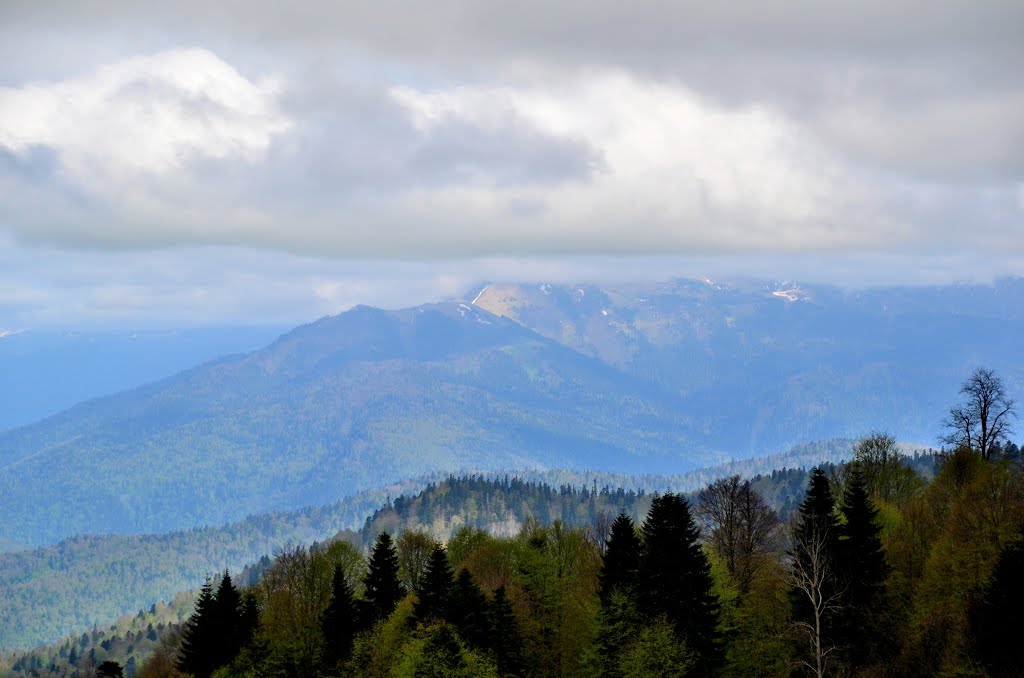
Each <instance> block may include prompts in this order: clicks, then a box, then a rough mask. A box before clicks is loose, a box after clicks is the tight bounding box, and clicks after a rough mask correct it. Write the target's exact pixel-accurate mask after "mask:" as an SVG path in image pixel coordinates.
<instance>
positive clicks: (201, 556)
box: [0, 439, 853, 661]
mask: <svg viewBox="0 0 1024 678" xmlns="http://www.w3.org/2000/svg"><path fill="white" fill-rule="evenodd" d="M852 447H853V441H848V440H842V439H836V440H829V441H820V442H817V443H813V444H807V445H800V446H796V447H794V448H792V449H789V450H786V451H784V452H780V453H777V454H773V455H770V456H768V457H761V458H757V459H748V460H742V461H733V462H730V463H728V464H725V465H722V466H716V467H711V468H706V469H701V470H698V471H691V472H689V473H684V474H679V475H675V476H658V475H654V474H644V475H637V476H630V475H625V474H618V473H594V472H590V473H583V472H578V471H567V470H552V469H549V470H544V471H524V470H521V469H520V470H511V469H510V470H509V471H507V472H494V473H490V474H487V475H486V476H485V477H488V478H503V477H505V476H506V475H508V476H510V477H515V478H518V479H519V480H522V481H537V482H540V483H542V484H544V485H548V486H553V487H561V486H573V487H576V488H583V487H590V488H592V487H593V485H594V483H597V484H598V486H600V487H604V486H608V487H622V488H625V489H627V490H630V489H632V490H640V489H644V488H646V489H647V491H648V492H650V491H653V490H660V491H676V492H692V491H695V490H697V489H699V488H700V487H702V486H704V485H705V484H707V483H708V482H710V480H712V479H714V478H717V477H720V476H723V475H732V474H735V473H739V474H741V475H743V476H744V477H752V476H753V477H755V479H754V482H755V484H756V485H757V486H758V488H759V489H760V490H761V491H762V492H763V493H764V494H765V497H766V498H767V499H768V500H769V501H770V503H772V505H773V506H775V507H776V509H777V510H779V511H781V512H785V511H786V510H788V507H791V506H793V505H794V504H795V503H799V497H800V495H802V492H803V490H802V488H801V484H802V482H803V476H802V473H795V474H794V475H793V477H792V478H789V479H788V480H787V481H786V482H782V480H781V479H780V478H779V472H778V471H777V472H776V474H775V478H774V479H773V477H772V476H771V471H772V470H773V469H783V468H788V469H795V468H809V467H811V466H813V465H814V464H817V463H821V462H825V461H840V460H842V459H845V458H848V457H849V455H850V453H851V450H852ZM760 473H765V474H766V475H765V476H763V477H761V476H756V474H760ZM787 473H788V472H787ZM445 477H446V476H445V475H441V474H437V475H434V476H424V477H420V478H415V479H410V480H408V481H406V482H403V483H396V484H393V485H390V486H388V487H384V488H378V489H375V490H371V491H367V492H361V493H359V494H357V495H355V496H353V497H348V498H346V499H343V500H340V501H337V502H334V503H331V504H327V505H323V506H315V507H310V508H306V509H303V510H301V511H292V512H277V513H264V514H259V515H255V516H250V517H248V518H246V519H245V520H243V521H240V522H237V523H232V524H229V525H225V526H222V527H216V528H202V529H193V530H179V531H175V532H169V533H163V534H146V535H81V536H77V537H71V538H68V539H65V540H62V541H61V542H59V543H58V544H55V545H53V546H47V547H43V548H38V549H33V550H31V551H21V552H15V553H0V599H2V600H3V601H4V604H3V605H2V606H0V655H2V654H3V649H4V648H7V649H10V650H14V649H29V648H33V647H37V646H40V645H48V644H50V643H53V642H55V641H57V640H58V639H62V638H64V637H65V636H68V635H69V634H71V635H75V636H76V637H79V636H81V634H82V633H83V632H86V631H89V632H91V631H92V630H93V628H94V627H97V626H99V627H100V628H103V627H105V626H106V625H107V623H108V622H109V620H113V619H117V618H118V617H120V616H122V615H124V614H129V613H130V614H134V613H135V612H137V611H138V610H140V609H143V608H147V607H149V606H150V605H152V604H153V603H154V602H155V601H159V600H164V601H170V600H171V599H172V598H173V597H174V595H175V594H176V593H178V592H179V591H183V590H186V589H190V588H193V587H196V586H197V585H198V584H199V583H201V582H202V578H203V576H204V574H205V573H209V572H212V571H223V570H224V569H231V570H240V569H241V568H243V567H244V566H245V565H246V564H249V563H254V562H255V561H257V560H259V559H260V558H261V557H262V556H263V555H269V554H272V553H274V552H275V551H277V550H279V549H282V548H284V547H285V546H287V545H289V544H309V543H311V542H313V541H315V540H324V539H326V538H328V537H330V536H331V535H333V534H335V533H337V532H338V531H339V530H343V529H349V528H351V529H355V528H358V527H359V526H360V525H362V524H363V523H364V522H365V520H366V517H367V516H368V515H370V514H372V513H373V512H374V511H375V510H376V509H380V511H378V512H377V513H378V517H377V518H375V521H376V522H378V523H380V524H379V525H378V526H377V529H378V531H379V530H382V529H389V530H392V531H393V532H395V533H397V532H398V531H401V530H402V529H404V528H405V526H406V523H408V524H410V525H411V524H413V523H416V521H418V520H419V517H418V515H419V514H420V513H422V512H423V511H425V510H426V511H429V512H430V513H431V521H430V522H431V524H432V526H433V535H434V537H435V538H437V539H439V540H442V541H447V540H448V539H449V538H450V537H451V535H452V533H453V532H454V529H455V527H457V526H458V525H461V524H465V523H466V521H470V523H469V524H472V525H474V526H476V527H479V528H480V529H484V530H491V529H497V525H498V524H500V523H509V522H510V521H511V522H522V521H523V520H526V519H527V518H530V517H537V518H542V519H543V520H544V521H545V522H550V520H551V519H552V518H551V516H555V517H558V518H560V519H561V520H562V521H563V522H564V523H566V524H568V525H577V524H580V525H586V524H590V522H591V518H590V516H589V514H588V512H589V509H588V512H580V511H577V510H576V509H575V508H567V507H564V506H562V503H563V501H564V499H563V498H559V499H558V501H557V503H558V504H559V506H554V505H553V503H552V502H553V501H554V500H553V499H551V498H548V499H545V500H544V505H543V506H542V497H540V496H533V495H532V493H533V492H534V490H533V489H531V487H532V486H530V485H529V484H522V483H519V484H517V489H516V490H512V489H511V487H509V486H504V485H502V486H491V485H475V486H474V487H473V488H466V489H461V490H460V489H456V488H452V483H451V482H448V483H442V487H441V488H440V489H439V488H438V482H439V481H443V480H444V479H445ZM431 484H433V485H432V486H431ZM424 488H427V491H426V493H421V491H422V490H423V489H424ZM449 490H450V491H449ZM442 492H443V493H445V495H446V499H445V500H443V501H441V500H440V499H439V498H435V495H439V494H441V493H442ZM467 492H485V493H486V495H487V496H486V497H481V496H478V497H476V498H475V499H474V502H465V503H464V504H463V503H460V501H456V500H455V499H456V498H463V499H464V498H466V497H465V495H466V493H467ZM391 497H394V498H395V502H394V505H395V506H397V507H400V508H401V507H403V506H405V505H406V504H408V503H409V502H412V503H413V504H415V505H416V506H417V508H416V514H417V515H412V516H410V515H408V511H403V513H402V514H400V515H397V516H396V517H395V518H394V519H392V518H388V517H387V516H388V510H387V507H389V506H392V504H391V502H390V499H389V498H391ZM480 500H483V501H484V502H489V505H490V506H491V511H490V512H489V513H484V514H481V513H480V512H479V511H475V510H474V508H473V506H474V503H475V502H478V501H480ZM606 501H607V500H606V499H605V498H603V497H601V496H599V497H598V502H597V505H598V507H599V508H600V509H602V510H606V511H615V510H617V508H618V507H617V506H616V507H609V506H606V505H605V504H606ZM424 502H426V503H428V504H430V507H429V508H428V509H422V508H419V505H420V504H422V503H424ZM382 504H384V505H385V506H384V508H382ZM549 504H551V505H549ZM392 508H393V507H392ZM417 524H418V523H417ZM445 526H447V527H445ZM364 532H365V534H363V535H361V536H360V537H359V539H360V541H361V542H362V543H363V544H364V545H367V546H368V545H369V544H371V543H372V542H373V539H374V537H375V535H376V532H374V531H372V529H371V530H370V531H366V530H364ZM57 644H58V645H60V644H61V643H57ZM124 659H125V660H127V657H125V658H124ZM0 661H2V659H0Z"/></svg>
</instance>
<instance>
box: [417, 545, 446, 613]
mask: <svg viewBox="0 0 1024 678" xmlns="http://www.w3.org/2000/svg"><path fill="white" fill-rule="evenodd" d="M454 587H455V577H454V575H452V566H451V564H449V562H448V554H446V553H445V551H444V548H443V547H442V546H441V545H440V544H434V549H433V550H432V551H431V552H430V560H428V561H427V567H426V569H425V570H424V571H423V581H422V583H421V584H420V590H419V597H418V600H417V601H416V605H415V606H414V608H413V611H414V613H415V615H416V620H417V621H419V622H421V623H427V622H429V621H431V620H442V619H444V620H446V619H448V607H449V603H450V602H451V595H452V589H453V588H454Z"/></svg>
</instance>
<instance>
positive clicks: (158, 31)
mask: <svg viewBox="0 0 1024 678" xmlns="http://www.w3.org/2000/svg"><path fill="white" fill-rule="evenodd" d="M157 4H161V5H167V6H166V7H156V6H155V5H157ZM1022 74H1024V4H1022V3H1021V2H1019V0H1006V1H1004V0H985V1H984V2H977V1H957V2H952V1H950V0H930V1H929V2H895V1H894V0H886V1H884V2H883V1H881V0H860V1H858V2H850V3H823V2H820V1H819V0H776V1H768V2H761V3H735V2H728V1H723V2H715V3H706V2H705V3H696V2H687V1H685V0H666V1H661V0H633V1H632V2H629V3H624V2H607V1H606V0H591V1H589V2H586V3H582V2H557V1H556V2H552V1H551V0H546V1H545V2H538V1H537V0H517V1H516V2H501V3H496V2H490V1H486V0H473V1H470V0H434V1H433V2H429V3H416V2H393V1H391V0H378V1H377V2H373V3H368V2H353V1H337V0H334V1H328V0H323V1H319V0H298V1H295V2H290V3H280V2H269V1H265V0H249V1H247V2H237V1H226V2H211V0H203V1H202V2H199V1H198V0H177V1H176V2H173V3H138V2H129V1H127V0H105V1H103V2H98V1H95V0H93V1H86V0H78V1H75V0H51V1H48V2H46V3H40V2H36V1H35V0H4V2H2V3H0V330H5V329H6V330H10V329H14V328H75V327H83V328H88V327H95V328H131V327H139V328H142V327H151V326H202V325H223V324H253V323H287V322H295V323H298V322H305V321H309V320H311V319H314V318H316V317H319V316H322V315H325V314H329V313H337V312H339V311H341V310H344V309H345V308H347V307H350V306H352V305H354V304H357V303H366V304H372V305H379V306H385V307H400V306H406V305H412V304H417V303H423V302H427V301H434V300H438V299H442V298H446V297H451V296H459V295H463V294H466V293H467V292H468V291H469V290H470V289H472V287H473V286H474V285H476V284H478V283H479V282H480V281H487V280H503V281H515V280H522V281H548V282H603V281H609V282H614V281H616V280H642V279H665V278H669V277H673V276H680V275H681V276H699V275H711V276H734V275H740V274H744V275H754V276H759V277H766V278H778V279H794V278H796V279H799V280H801V281H808V282H820V283H831V284H837V285H842V286H853V287H863V286H876V285H890V284H938V283H949V282H957V281H976V282H987V281H990V280H992V279H993V278H994V277H997V276H1004V275H1024V75H1022Z"/></svg>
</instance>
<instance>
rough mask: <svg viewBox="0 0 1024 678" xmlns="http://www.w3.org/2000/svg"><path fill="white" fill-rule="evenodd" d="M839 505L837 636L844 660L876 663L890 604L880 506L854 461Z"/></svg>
mask: <svg viewBox="0 0 1024 678" xmlns="http://www.w3.org/2000/svg"><path fill="white" fill-rule="evenodd" d="M840 510H841V512H842V514H843V517H844V518H845V520H846V522H845V524H844V525H843V526H842V527H841V528H840V530H839V535H840V537H839V541H838V544H837V547H838V554H839V567H838V569H839V571H840V572H841V575H840V578H841V580H842V581H843V582H844V584H845V587H844V591H843V595H842V601H843V607H842V610H841V613H840V615H839V619H838V620H837V621H838V629H837V631H838V641H839V644H840V645H843V646H845V647H846V648H848V652H847V662H848V663H849V664H850V666H852V667H854V668H859V667H862V666H867V665H869V664H871V663H872V662H876V661H878V660H879V659H881V658H882V656H883V655H884V654H885V651H884V645H885V644H886V638H887V637H888V634H887V633H886V628H885V622H886V621H887V618H888V610H889V605H888V601H887V597H886V592H885V579H886V576H888V573H889V566H888V565H887V564H886V561H885V552H884V551H883V549H882V539H881V527H879V525H878V522H877V516H878V511H877V509H875V508H874V506H872V504H871V500H870V499H869V498H868V492H867V484H866V482H865V480H864V475H863V473H862V472H861V470H860V467H859V465H857V464H854V465H853V467H852V469H851V475H850V479H849V481H848V482H847V484H846V490H845V492H844V493H843V502H842V506H841V507H840Z"/></svg>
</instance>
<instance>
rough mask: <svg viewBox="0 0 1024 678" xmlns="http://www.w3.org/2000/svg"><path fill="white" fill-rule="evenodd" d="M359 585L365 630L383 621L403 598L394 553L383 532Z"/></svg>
mask: <svg viewBox="0 0 1024 678" xmlns="http://www.w3.org/2000/svg"><path fill="white" fill-rule="evenodd" d="M363 584H364V585H365V588H366V593H365V603H366V605H365V607H364V613H363V617H364V620H363V621H364V624H365V625H366V626H367V627H372V626H373V625H374V624H376V623H377V622H378V621H380V620H382V619H387V618H388V617H389V616H390V615H391V613H392V612H394V611H395V608H396V607H397V606H398V601H400V600H401V599H402V596H404V595H405V591H404V590H403V589H402V584H401V583H400V582H399V580H398V553H397V552H396V551H395V544H394V542H393V541H392V539H391V535H390V534H388V533H387V532H381V533H380V534H379V535H378V536H377V541H376V542H375V543H374V545H373V553H372V554H371V555H370V564H369V569H368V571H367V573H366V578H365V579H364V580H363Z"/></svg>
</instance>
